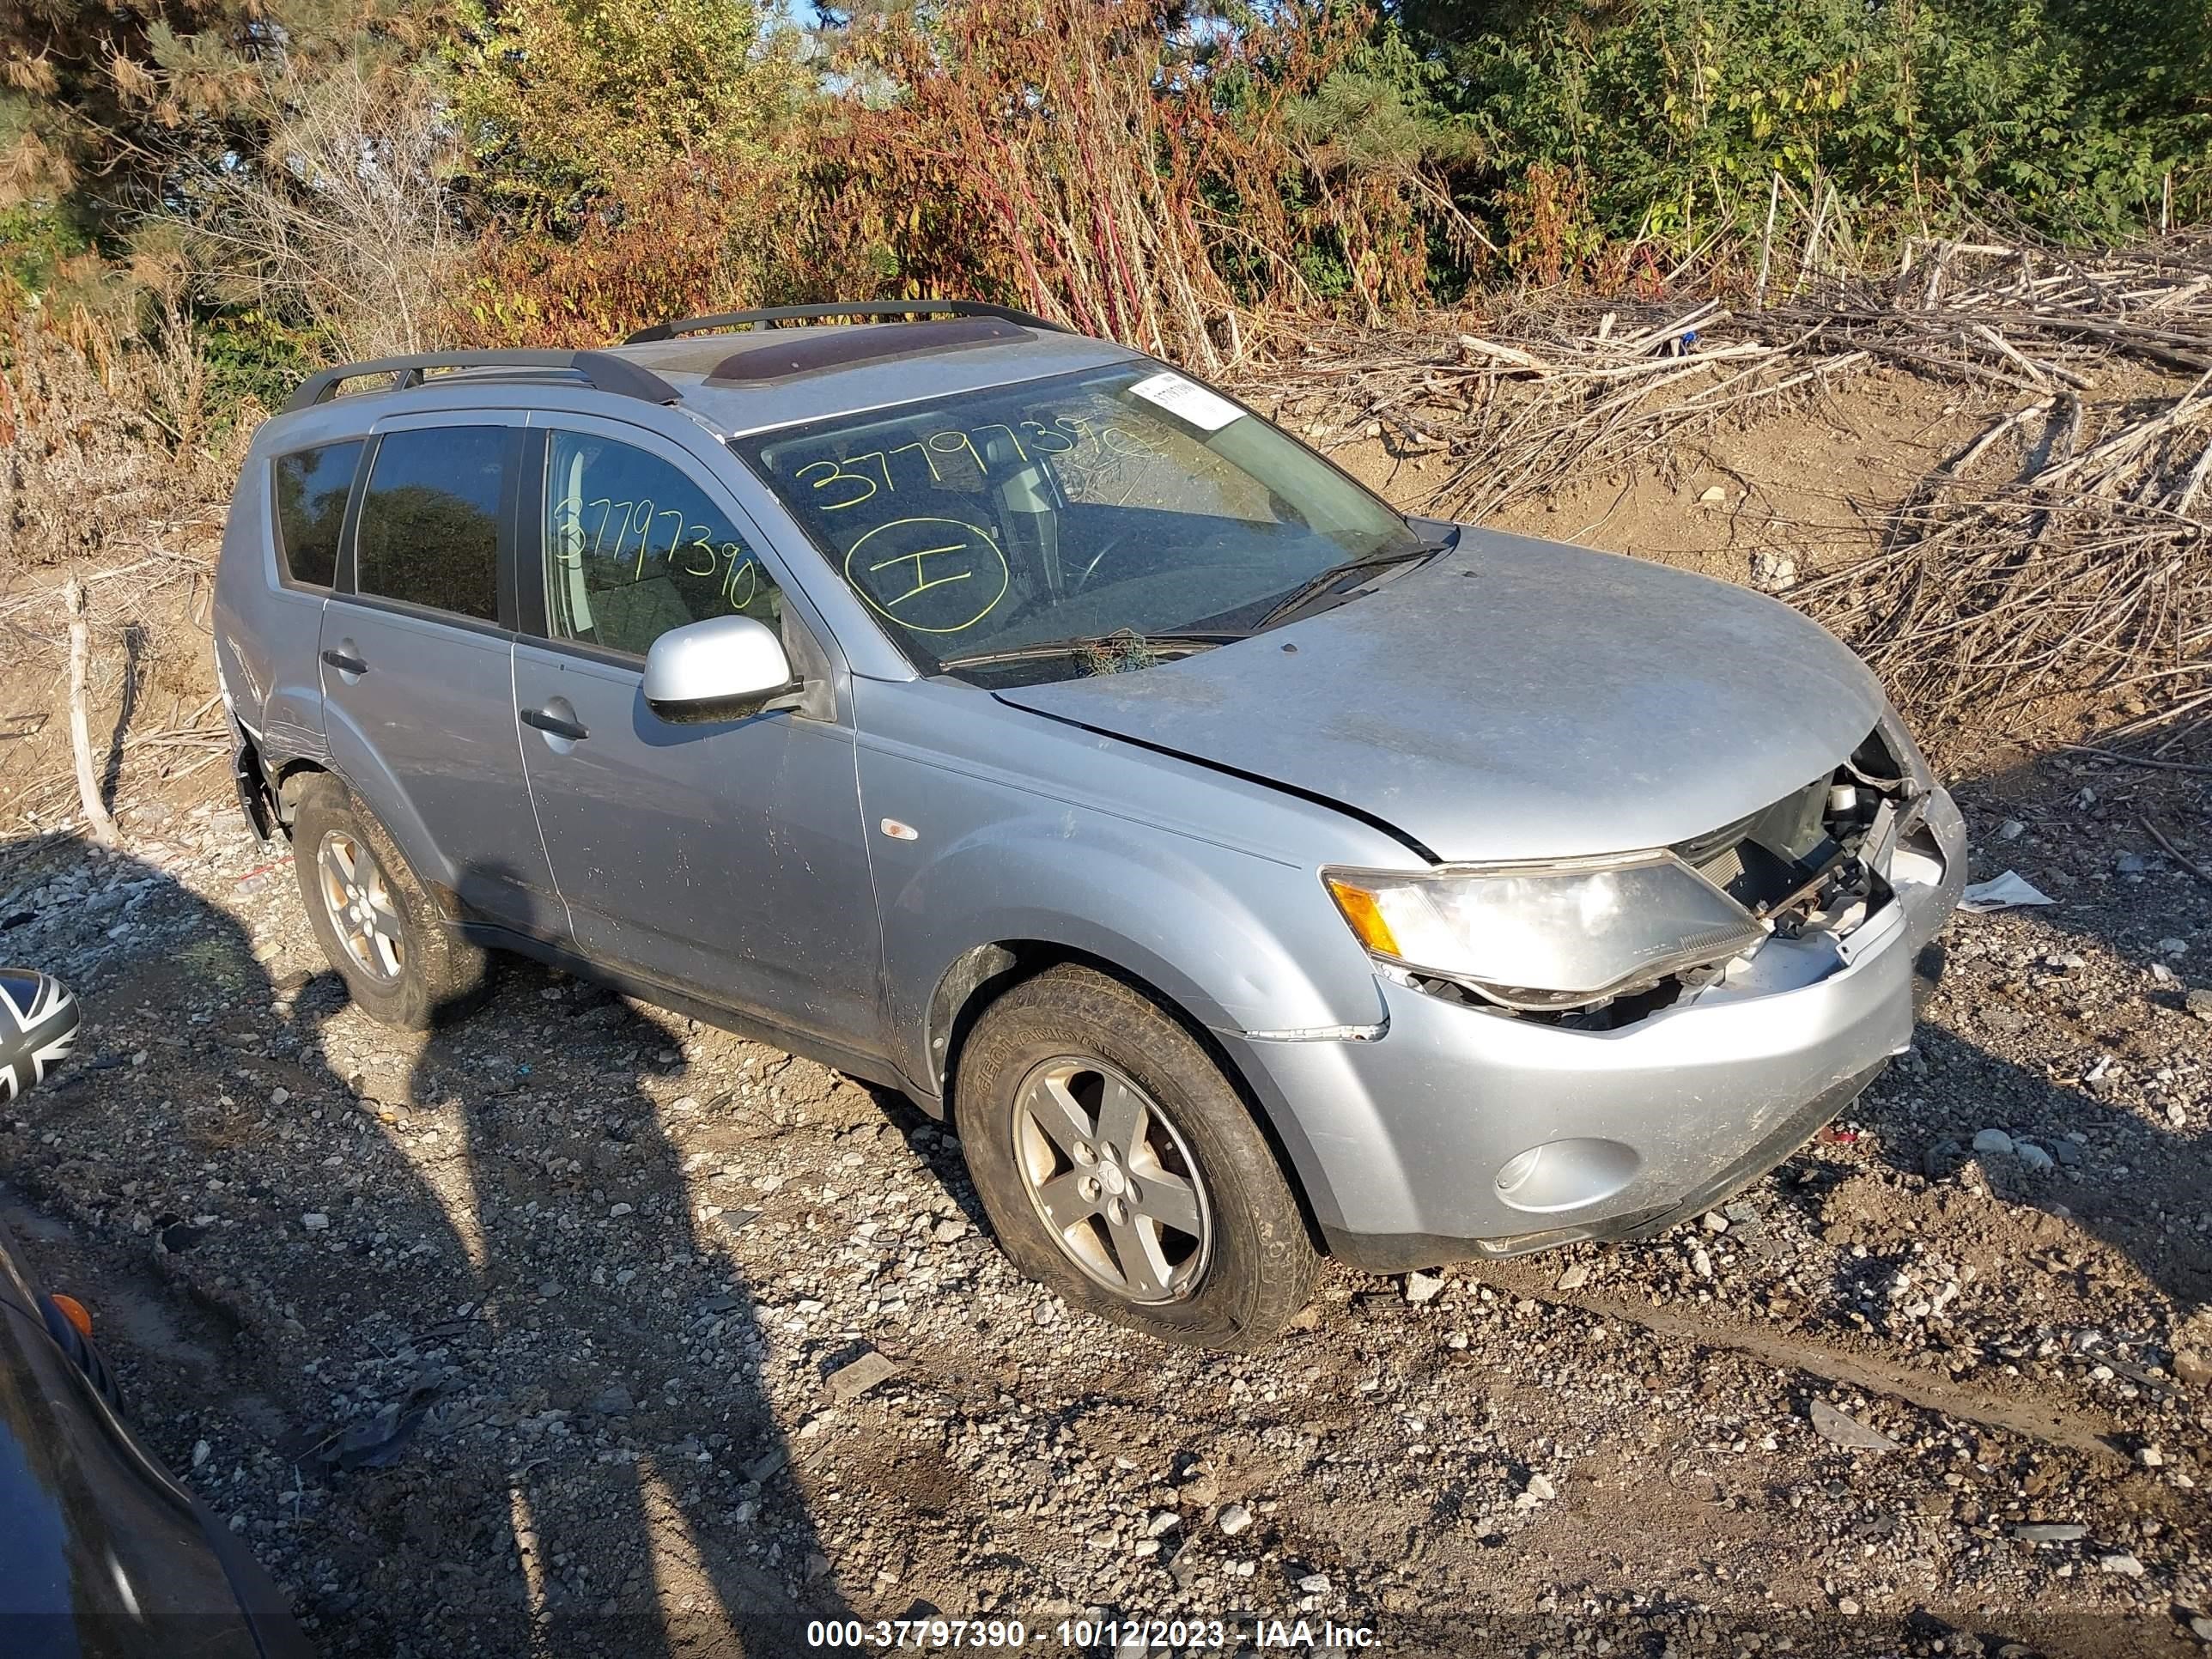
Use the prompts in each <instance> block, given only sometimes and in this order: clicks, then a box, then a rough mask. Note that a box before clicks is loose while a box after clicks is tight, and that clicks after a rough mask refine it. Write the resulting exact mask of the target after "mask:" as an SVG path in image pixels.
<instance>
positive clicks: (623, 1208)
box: [607, 1204, 636, 1217]
mask: <svg viewBox="0 0 2212 1659" xmlns="http://www.w3.org/2000/svg"><path fill="white" fill-rule="evenodd" d="M635 1213H636V1206H635V1205H631V1204H617V1205H615V1206H612V1207H611V1208H610V1209H609V1210H608V1211H607V1214H608V1215H609V1216H610V1217H613V1216H625V1215H633V1214H635Z"/></svg>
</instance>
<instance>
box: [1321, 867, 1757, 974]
mask: <svg viewBox="0 0 2212 1659" xmlns="http://www.w3.org/2000/svg"><path fill="white" fill-rule="evenodd" d="M1322 882H1323V883H1324V884H1326V885H1327V886H1328V891H1329V896H1330V897H1331V898H1333V899H1334V900H1335V901H1336V908H1338V909H1339V910H1340V911H1341V912H1342V913H1343V915H1344V919H1345V921H1346V922H1347V923H1349V924H1350V925H1351V927H1352V932H1353V933H1355V934H1357V935H1358V939H1359V942H1360V943H1361V944H1362V945H1365V946H1366V947H1367V951H1368V954H1369V955H1370V956H1372V957H1375V958H1376V959H1377V960H1378V961H1381V962H1385V963H1391V964H1393V965H1395V966H1397V967H1400V968H1405V969H1411V970H1413V971H1414V972H1416V973H1427V974H1431V975H1436V976H1438V977H1441V978H1445V979H1452V980H1457V981H1461V982H1462V983H1465V984H1468V985H1471V986H1473V987H1474V988H1475V989H1476V990H1478V991H1480V992H1481V993H1482V994H1484V995H1486V996H1488V997H1490V998H1492V999H1493V1000H1496V1001H1498V1002H1501V1003H1504V1005H1506V1006H1508V1007H1515V1008H1573V1007H1577V1006H1581V1005H1582V1004H1584V1003H1588V1002H1595V1001H1596V1000H1599V999H1600V998H1601V997H1605V996H1607V995H1610V994H1613V992H1615V991H1619V990H1624V989H1626V988H1629V987H1634V986H1639V985H1647V984H1650V983H1652V982H1654V981H1656V980H1659V979H1661V978H1662V977H1663V976H1665V975H1668V974H1670V973H1674V972H1676V971H1677V970H1679V969H1684V968H1692V967H1697V966H1699V965H1702V964H1705V963H1715V962H1722V961H1725V960H1726V959H1727V958H1729V957H1732V956H1735V955H1737V954H1739V953H1740V952H1741V951H1745V950H1747V949H1749V948H1750V947H1751V946H1753V945H1757V944H1758V943H1759V942H1760V941H1761V940H1762V939H1765V937H1766V929H1765V927H1763V926H1762V925H1761V924H1760V923H1759V922H1758V921H1754V920H1753V917H1752V915H1751V913H1750V912H1749V911H1747V910H1746V909H1745V908H1743V907H1742V906H1741V904H1738V903H1737V902H1735V900H1734V899H1732V898H1730V897H1729V896H1728V895H1727V894H1726V893H1723V891H1721V890H1720V889H1719V888H1717V887H1716V886H1714V885H1713V884H1712V883H1711V882H1709V881H1707V880H1706V879H1705V878H1704V877H1703V876H1701V875H1699V873H1698V872H1696V871H1694V870H1692V869H1691V868H1690V866H1688V865H1686V864H1684V863H1683V862H1682V861H1681V860H1680V859H1678V858H1677V857H1675V856H1674V854H1672V853H1669V852H1665V851H1660V852H1652V853H1636V854H1628V855H1627V856H1626V857H1621V858H1607V859H1583V860H1570V861H1563V862H1560V863H1557V864H1544V865H1501V866H1493V867H1489V868H1480V867H1462V868H1459V869H1442V870H1436V871H1419V872H1407V871H1395V870H1391V871H1383V870H1346V869H1334V868H1332V869H1327V870H1324V871H1322Z"/></svg>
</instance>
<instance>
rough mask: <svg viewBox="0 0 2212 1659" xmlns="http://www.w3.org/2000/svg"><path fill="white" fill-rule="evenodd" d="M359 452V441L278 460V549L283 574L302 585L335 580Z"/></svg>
mask: <svg viewBox="0 0 2212 1659" xmlns="http://www.w3.org/2000/svg"><path fill="white" fill-rule="evenodd" d="M361 450H362V446H361V443H360V441H359V440H356V441H353V442H350V443H343V444H324V445H323V446H321V447H319V448H316V449H302V450H300V451H297V452H296V453H293V454H290V455H279V456H278V457H277V458H276V551H277V554H278V556H279V557H280V558H282V559H283V564H284V574H285V575H286V576H287V577H288V578H289V580H292V581H294V582H296V583H298V584H299V585H300V586H303V587H328V586H331V583H332V582H334V581H335V580H337V568H338V531H339V528H340V527H341V526H343V524H344V523H345V509H346V495H347V494H348V492H349V491H350V490H351V489H353V471H354V468H355V467H356V465H358V464H359V463H360V460H361Z"/></svg>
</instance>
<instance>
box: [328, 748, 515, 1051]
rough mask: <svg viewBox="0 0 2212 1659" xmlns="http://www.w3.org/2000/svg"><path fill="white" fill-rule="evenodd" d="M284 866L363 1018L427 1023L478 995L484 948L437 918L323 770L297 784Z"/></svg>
mask: <svg viewBox="0 0 2212 1659" xmlns="http://www.w3.org/2000/svg"><path fill="white" fill-rule="evenodd" d="M292 866H293V870H294V872H295V874H296V875H297V876H298V878H299V883H300V902H301V905H302V906H303V907H305V908H306V910H307V925H308V926H309V927H311V928H313V930H314V934H315V940H316V943H318V944H319V945H321V946H322V947H323V954H324V955H325V957H328V958H329V959H330V963H331V967H333V968H335V969H337V971H338V974H339V975H340V976H341V977H342V978H343V980H344V981H345V982H346V989H347V991H348V992H349V994H351V996H352V998H353V1000H354V1001H355V1003H356V1005H357V1006H359V1007H360V1009H361V1011H362V1012H363V1013H365V1014H367V1015H368V1017H369V1018H371V1019H374V1020H376V1021H378V1022H380V1024H386V1025H397V1026H399V1027H402V1028H404V1029H405V1030H416V1031H421V1030H428V1029H429V1028H430V1027H431V1026H433V1025H435V1024H441V1023H442V1022H444V1021H446V1020H447V1019H451V1018H456V1017H458V1016H459V1015H460V1014H462V1013H465V1012H467V1011H468V1009H470V1008H471V1007H473V1006H475V1004H476V1003H477V1000H479V999H480V998H481V996H482V994H483V988H484V953H483V951H482V950H480V949H478V948H477V946H475V945H471V944H469V943H468V942H467V941H466V940H465V939H462V938H461V937H460V936H459V934H458V933H454V932H453V929H451V928H450V927H447V926H446V924H445V921H444V920H443V918H441V916H440V915H439V914H438V908H437V905H436V903H435V902H434V901H433V900H432V898H431V897H430V894H429V891H428V889H426V888H425V887H424V886H423V884H422V880H421V878H419V877H417V876H416V873H415V871H414V868H413V866H410V865H409V863H408V862H407V860H406V857H405V855H404V854H402V853H401V852H400V850H399V848H398V845H397V844H396V843H395V842H393V841H392V837H391V836H390V835H389V834H387V833H386V830H385V828H384V826H383V825H382V824H381V823H378V822H377V820H376V817H375V815H374V813H372V812H370V811H368V808H366V807H365V806H363V805H362V804H361V803H360V801H359V800H357V799H356V798H355V797H354V795H353V793H352V792H351V791H349V790H348V789H347V788H346V787H345V786H344V785H343V783H341V782H339V781H338V780H337V779H336V778H334V777H331V776H330V775H327V774H320V775H316V776H313V777H311V778H309V779H308V780H307V781H306V782H305V783H304V784H303V785H301V787H300V790H299V794H298V798H297V805H296V807H295V811H294V812H293V815H292Z"/></svg>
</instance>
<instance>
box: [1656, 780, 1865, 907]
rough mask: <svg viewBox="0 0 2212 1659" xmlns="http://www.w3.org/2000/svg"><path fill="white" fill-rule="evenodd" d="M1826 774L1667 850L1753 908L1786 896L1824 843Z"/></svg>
mask: <svg viewBox="0 0 2212 1659" xmlns="http://www.w3.org/2000/svg"><path fill="white" fill-rule="evenodd" d="M1829 781H1830V780H1829V779H1828V778H1826V777H1820V778H1815V779H1814V781H1812V782H1810V783H1808V784H1806V785H1804V786H1802V787H1799V788H1796V789H1792V790H1791V791H1790V793H1788V794H1786V795H1784V796H1783V797H1782V798H1781V799H1778V800H1777V801H1774V802H1773V803H1771V805H1766V806H1763V807H1761V808H1760V809H1759V811H1756V812H1751V813H1747V814H1746V815H1745V816H1744V817H1740V818H1738V819H1736V820H1735V822H1734V823H1725V824H1723V825H1722V826H1721V827H1720V828H1719V829H1713V830H1709V831H1708V832H1706V833H1705V835H1702V836H1692V837H1691V838H1690V839H1689V840H1687V841H1681V842H1675V843H1674V847H1673V848H1671V849H1670V850H1671V851H1673V852H1674V854H1675V856H1676V857H1678V858H1680V860H1682V862H1683V863H1685V864H1686V865H1688V866H1690V867H1691V868H1692V870H1695V871H1696V872H1698V873H1699V875H1701V876H1703V877H1704V878H1705V879H1706V880H1707V881H1710V882H1711V883H1712V884H1713V885H1714V886H1716V887H1717V888H1719V889H1720V890H1722V891H1723V892H1724V893H1726V894H1727V895H1728V896H1729V897H1731V898H1733V899H1735V901H1736V902H1738V903H1739V904H1742V905H1745V906H1747V907H1749V908H1751V909H1752V910H1753V911H1754V912H1756V911H1757V909H1758V908H1759V906H1761V905H1763V904H1771V903H1773V902H1776V901H1777V900H1778V899H1781V898H1783V897H1784V896H1787V895H1788V894H1789V893H1790V891H1791V890H1794V889H1795V888H1796V887H1797V886H1798V885H1799V884H1801V883H1802V882H1804V881H1805V880H1806V879H1807V878H1809V877H1810V876H1811V875H1812V873H1813V869H1812V867H1810V866H1808V863H1807V862H1806V860H1808V858H1810V859H1812V860H1814V862H1815V863H1817V862H1818V861H1819V860H1820V857H1821V856H1822V855H1823V848H1826V851H1828V852H1832V851H1833V850H1834V849H1833V848H1832V845H1830V844H1829V843H1827V842H1826V833H1825V831H1824V829H1823V828H1822V822H1821V820H1822V817H1823V814H1824V812H1825V810H1826V804H1827V794H1828V785H1829Z"/></svg>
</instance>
